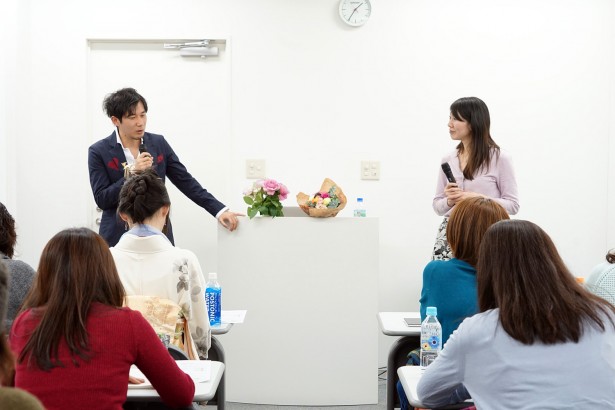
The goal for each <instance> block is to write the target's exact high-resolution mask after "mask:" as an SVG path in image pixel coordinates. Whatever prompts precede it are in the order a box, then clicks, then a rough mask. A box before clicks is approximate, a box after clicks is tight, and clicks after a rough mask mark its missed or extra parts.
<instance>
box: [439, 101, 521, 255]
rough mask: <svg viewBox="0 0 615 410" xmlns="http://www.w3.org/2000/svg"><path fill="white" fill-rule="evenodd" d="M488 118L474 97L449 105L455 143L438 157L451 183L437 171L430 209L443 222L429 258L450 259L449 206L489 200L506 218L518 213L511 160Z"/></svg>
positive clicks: (442, 173)
mask: <svg viewBox="0 0 615 410" xmlns="http://www.w3.org/2000/svg"><path fill="white" fill-rule="evenodd" d="M490 125H491V119H490V117H489V109H488V108H487V105H486V104H485V103H484V102H483V101H482V100H481V99H479V98H476V97H463V98H460V99H458V100H457V101H455V102H453V104H451V109H450V116H449V120H448V130H449V133H450V135H451V139H453V140H454V141H459V144H458V145H457V147H456V148H455V150H454V151H452V152H450V153H449V154H447V155H445V156H444V157H443V158H442V163H445V162H446V163H448V165H449V166H450V168H451V171H452V174H453V177H454V178H455V182H449V181H448V179H447V177H446V175H445V174H444V172H439V177H438V185H437V188H436V196H435V197H434V199H433V204H432V205H433V209H434V211H436V213H437V214H438V215H441V216H444V220H443V221H442V224H441V225H440V228H439V229H438V235H437V237H436V243H435V245H434V250H433V257H432V259H434V260H436V259H440V260H447V259H450V258H451V248H450V247H449V245H448V242H447V240H446V225H447V223H448V216H449V215H450V213H451V211H452V209H453V207H454V206H455V205H456V204H457V203H459V202H460V201H461V200H463V199H465V198H470V197H475V196H482V197H485V198H491V199H493V200H494V201H496V202H497V203H499V204H500V205H502V206H503V207H504V209H506V211H507V212H508V214H509V215H515V214H516V213H517V212H518V211H519V197H518V192H517V180H516V178H515V172H514V168H513V164H512V159H511V157H510V155H508V154H507V153H506V152H505V151H502V150H500V147H499V146H498V144H496V143H495V141H494V140H493V138H491V134H490V132H489V127H490Z"/></svg>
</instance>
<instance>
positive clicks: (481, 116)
mask: <svg viewBox="0 0 615 410" xmlns="http://www.w3.org/2000/svg"><path fill="white" fill-rule="evenodd" d="M451 115H452V116H453V117H455V119H457V120H459V121H467V122H468V124H470V127H471V130H472V147H471V149H470V150H469V151H470V152H469V154H470V155H469V157H468V163H467V164H466V166H465V168H464V169H463V176H464V177H465V178H466V179H468V180H470V181H471V180H473V179H474V175H475V174H476V173H477V172H478V171H480V170H481V169H482V168H485V169H486V170H488V169H489V161H490V159H491V155H496V156H497V157H498V158H499V155H500V147H499V146H498V144H496V143H495V141H494V140H493V138H491V134H490V132H489V127H490V126H491V117H490V116H489V108H487V104H485V103H484V102H483V100H481V99H480V98H476V97H463V98H460V99H458V100H456V101H455V102H453V103H452V104H451ZM465 149H466V147H464V146H463V142H460V143H459V144H458V145H457V151H458V152H459V153H460V154H461V153H463V152H464V151H465Z"/></svg>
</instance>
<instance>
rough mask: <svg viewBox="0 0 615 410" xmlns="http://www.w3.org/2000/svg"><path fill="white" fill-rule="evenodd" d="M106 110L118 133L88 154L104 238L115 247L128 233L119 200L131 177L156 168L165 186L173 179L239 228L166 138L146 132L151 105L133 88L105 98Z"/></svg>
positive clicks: (169, 233)
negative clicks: (166, 180) (165, 182)
mask: <svg viewBox="0 0 615 410" xmlns="http://www.w3.org/2000/svg"><path fill="white" fill-rule="evenodd" d="M103 106H104V109H105V112H106V113H107V115H108V116H109V117H110V118H111V121H112V122H113V124H114V125H115V127H116V130H115V131H114V132H113V133H112V134H111V135H109V136H108V137H107V138H104V139H102V140H100V141H98V142H96V143H95V144H93V145H92V146H90V149H89V152H88V169H89V172H90V185H91V187H92V192H93V193H94V200H95V201H96V205H98V207H99V208H100V209H102V211H103V215H102V220H101V223H100V230H99V233H100V235H101V236H102V237H103V238H105V240H106V241H107V243H108V244H109V246H115V245H116V244H117V242H118V241H119V239H120V237H121V236H122V235H123V234H124V232H125V231H126V228H125V224H124V222H123V221H122V220H121V219H120V218H119V217H118V216H117V206H118V202H119V194H120V190H121V189H122V185H124V180H125V178H126V177H127V176H129V175H130V174H132V173H135V172H139V171H142V170H144V169H146V168H149V167H153V168H154V169H155V170H156V172H157V173H158V175H159V176H160V178H162V180H163V181H164V180H165V178H166V177H167V176H168V177H169V179H170V180H171V182H173V185H175V186H176V187H177V188H178V189H179V190H180V191H181V192H182V193H183V194H184V195H186V196H187V197H188V198H190V199H191V200H192V201H194V202H195V203H196V204H197V205H199V206H200V207H202V208H204V209H205V210H206V211H207V212H209V213H210V214H211V215H213V216H215V217H216V218H217V219H218V221H219V222H220V223H221V224H222V225H223V226H224V227H225V228H227V229H229V230H231V231H233V230H235V229H236V228H237V224H238V219H237V216H239V215H241V214H238V213H235V212H231V211H229V209H228V208H227V207H226V206H225V205H224V204H223V203H222V202H220V201H218V200H217V199H216V198H215V197H214V196H213V195H212V194H210V193H209V192H207V190H206V189H205V188H203V187H202V186H201V184H200V183H199V182H198V181H197V180H196V179H194V177H193V176H192V175H190V173H189V172H188V170H187V169H186V167H185V166H184V165H183V164H182V163H181V161H180V160H179V158H178V157H177V155H176V154H175V152H173V148H171V146H170V145H169V143H168V142H167V141H166V140H165V139H164V137H163V136H162V135H157V134H151V133H149V132H145V125H146V123H147V102H146V101H145V98H143V97H142V96H141V95H140V94H139V93H137V91H136V90H135V89H134V88H123V89H121V90H118V91H116V92H115V93H112V94H109V95H108V96H107V97H105V100H104V102H103ZM170 225H171V224H170V221H169V222H168V223H167V232H166V235H167V237H168V238H169V240H170V241H171V243H173V230H172V227H171V226H170Z"/></svg>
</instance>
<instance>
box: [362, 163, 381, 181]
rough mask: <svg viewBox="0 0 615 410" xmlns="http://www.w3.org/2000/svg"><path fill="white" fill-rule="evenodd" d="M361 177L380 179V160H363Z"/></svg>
mask: <svg viewBox="0 0 615 410" xmlns="http://www.w3.org/2000/svg"><path fill="white" fill-rule="evenodd" d="M361 179H371V180H379V179H380V161H361Z"/></svg>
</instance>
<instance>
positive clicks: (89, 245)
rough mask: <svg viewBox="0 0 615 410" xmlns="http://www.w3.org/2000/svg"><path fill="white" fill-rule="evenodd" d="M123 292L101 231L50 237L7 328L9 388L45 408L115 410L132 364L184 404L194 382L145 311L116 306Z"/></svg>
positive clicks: (173, 401)
mask: <svg viewBox="0 0 615 410" xmlns="http://www.w3.org/2000/svg"><path fill="white" fill-rule="evenodd" d="M124 296H125V294H124V288H123V287H122V283H121V282H120V279H119V277H118V274H117V270H116V268H115V264H114V262H113V257H112V256H111V253H110V252H109V248H108V246H107V244H106V242H105V241H104V239H102V237H101V236H99V235H98V234H96V233H94V232H93V231H91V230H89V229H86V228H78V229H66V230H64V231H61V232H60V233H58V234H56V235H55V236H54V237H53V238H51V240H50V241H49V242H48V243H47V245H46V246H45V249H44V250H43V253H42V255H41V259H40V262H39V265H38V275H37V278H36V281H35V283H34V285H33V287H32V289H31V290H30V293H29V294H28V296H27V297H26V300H25V302H24V306H23V308H22V310H23V311H22V313H21V314H20V315H19V316H18V318H17V319H16V320H15V322H14V323H13V327H12V328H11V335H10V344H11V347H12V349H13V352H14V353H15V355H16V357H17V363H16V368H15V386H16V387H20V388H22V389H24V390H27V391H29V392H30V393H32V394H34V395H35V396H36V397H38V398H39V399H40V400H41V401H42V402H43V404H44V405H45V407H46V408H47V410H54V409H89V410H92V409H101V410H102V409H105V410H108V409H117V410H119V409H122V405H123V403H124V402H125V401H126V392H127V389H128V374H129V370H130V366H131V365H132V364H136V365H137V366H138V367H139V369H141V371H142V372H143V374H145V376H146V377H147V378H148V379H149V381H150V382H151V383H152V385H153V386H154V388H155V389H156V390H157V391H158V393H159V394H160V397H161V398H162V400H163V401H164V402H165V403H166V404H167V405H169V406H172V407H187V406H190V405H191V403H192V399H193V397H194V382H193V381H192V379H191V378H190V376H188V375H187V374H185V373H184V372H182V371H181V370H180V369H179V368H178V367H177V365H176V364H175V361H174V360H173V359H172V358H171V356H170V355H169V353H168V352H167V350H166V348H165V347H164V345H163V344H162V343H161V342H160V339H159V338H158V336H157V335H156V333H155V332H154V330H153V329H152V328H151V326H150V325H149V324H148V323H147V322H146V320H145V319H144V318H143V316H141V314H140V313H139V312H136V311H132V310H130V309H128V308H122V303H123V301H124Z"/></svg>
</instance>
